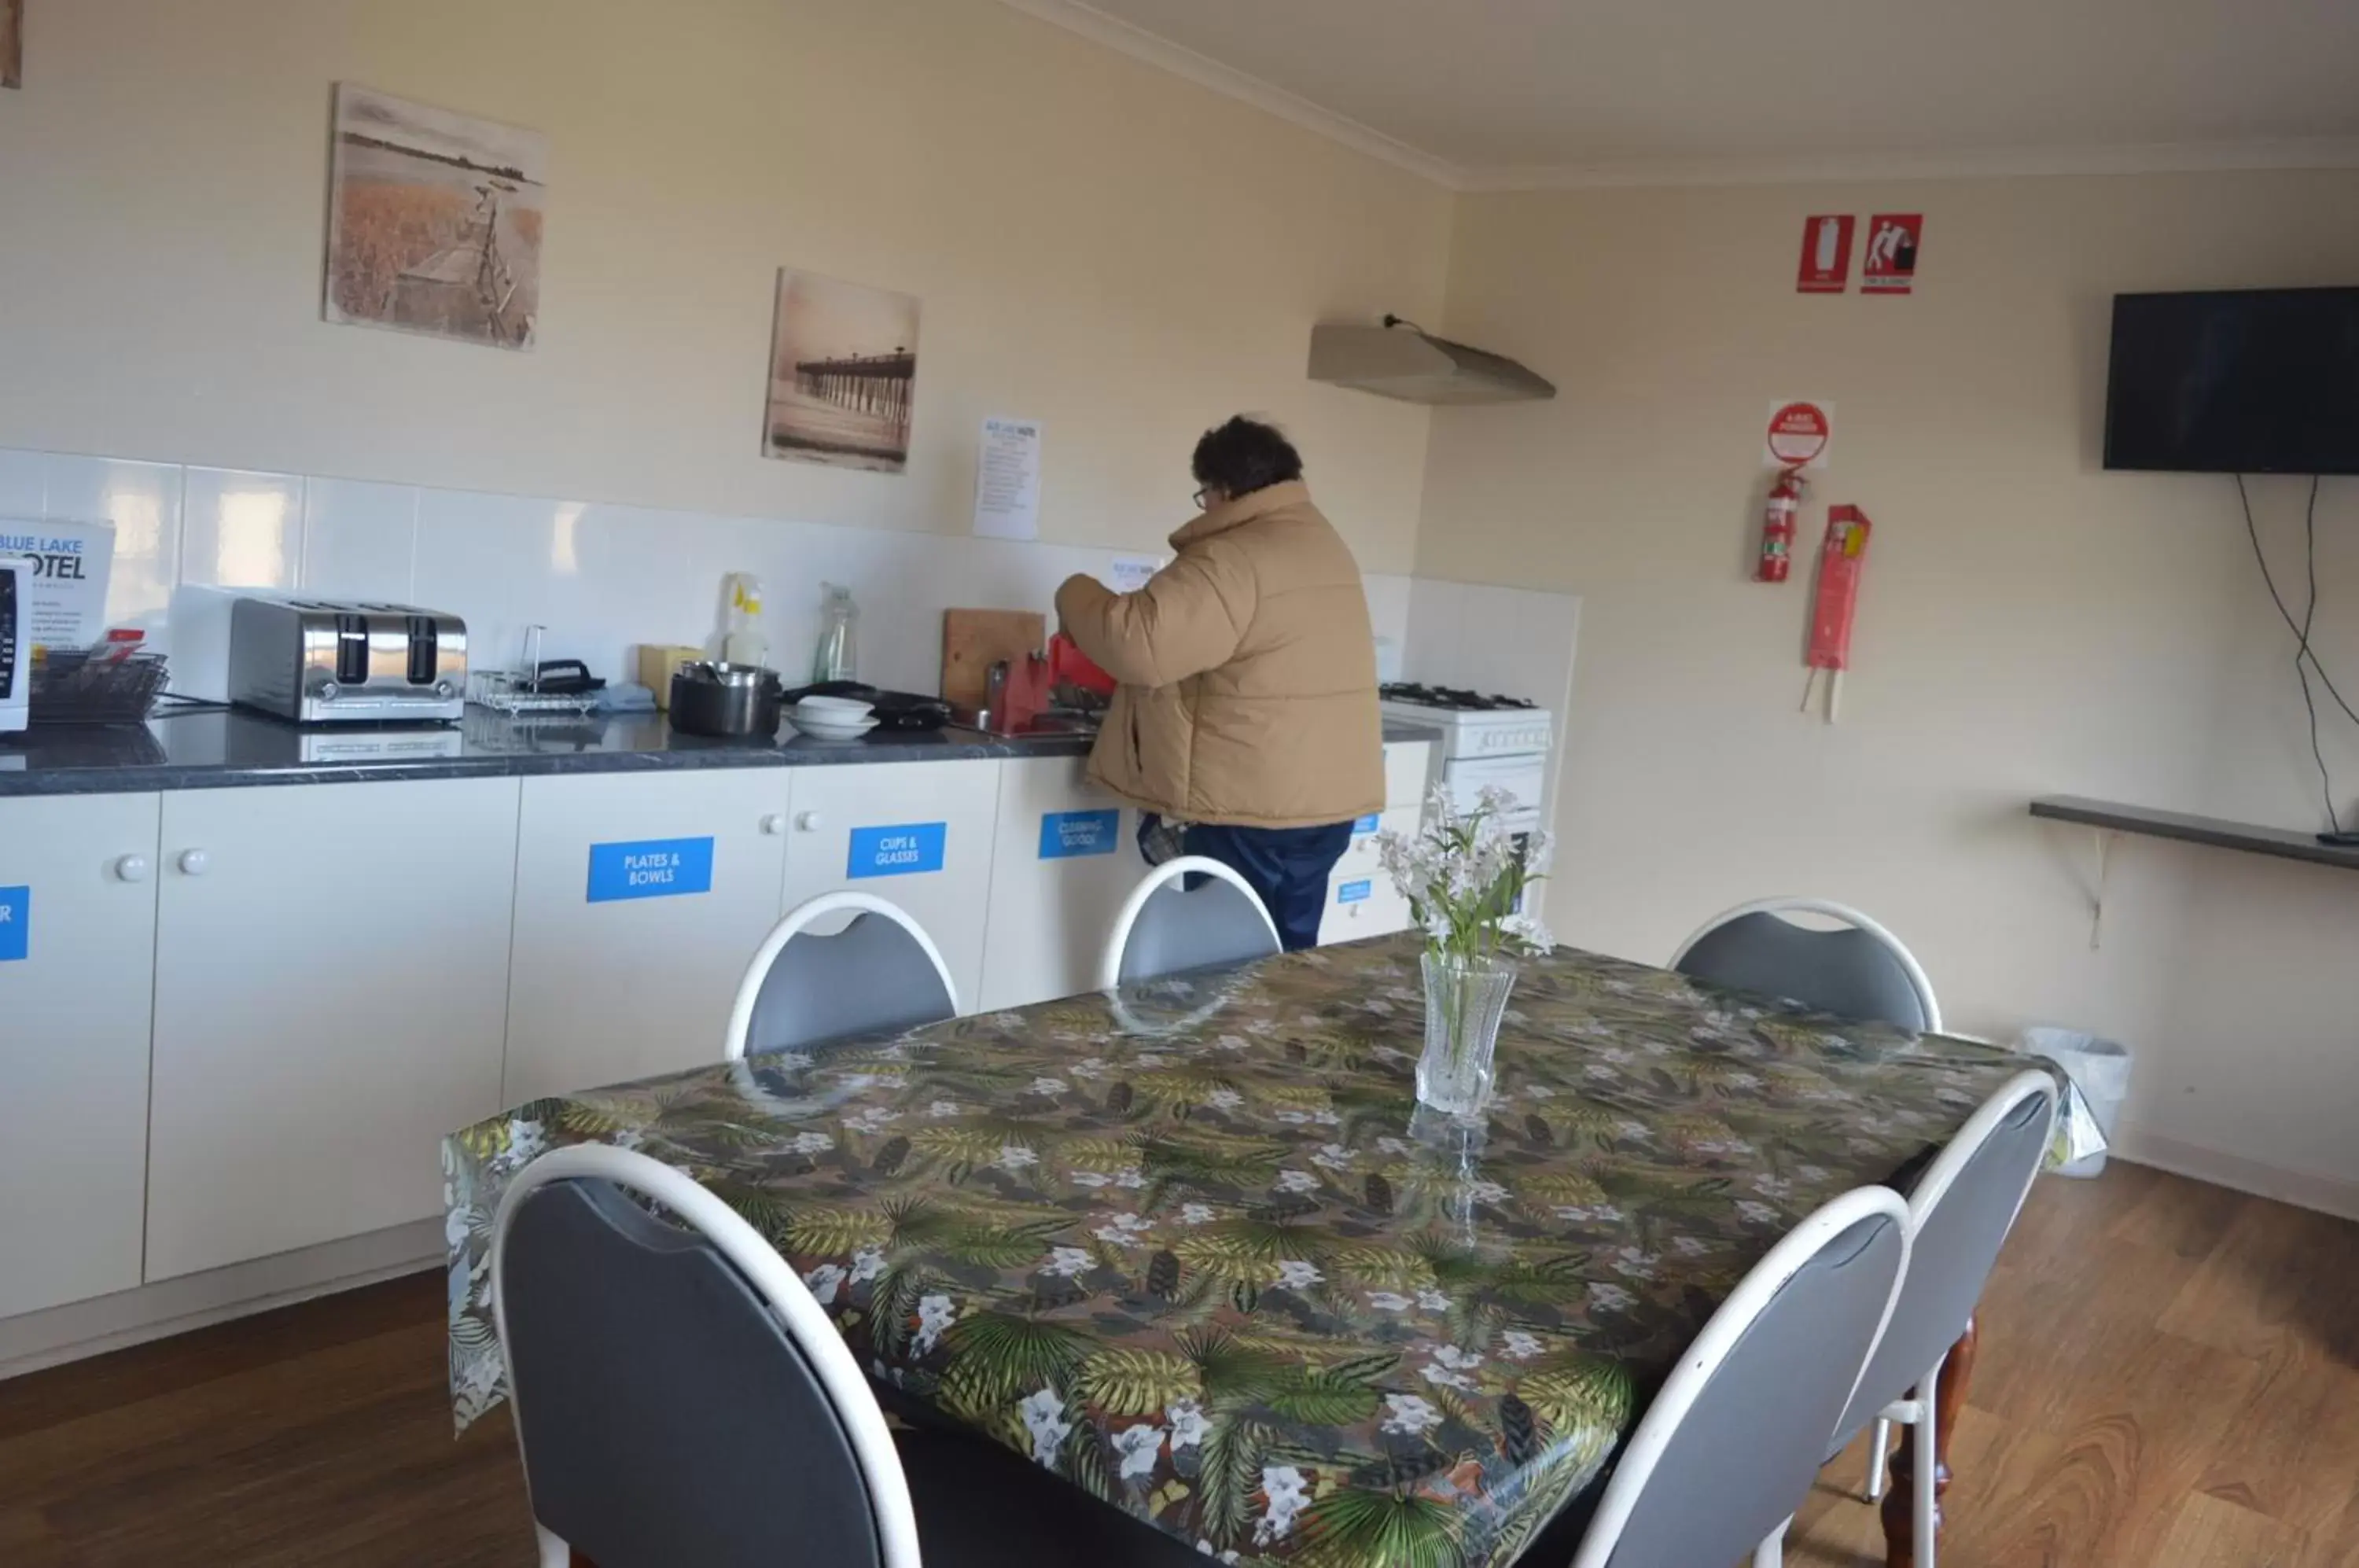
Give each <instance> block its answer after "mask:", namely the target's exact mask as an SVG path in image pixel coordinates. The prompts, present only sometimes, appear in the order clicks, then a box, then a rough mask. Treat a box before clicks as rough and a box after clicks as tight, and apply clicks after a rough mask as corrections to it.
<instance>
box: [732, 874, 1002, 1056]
mask: <svg viewBox="0 0 2359 1568" xmlns="http://www.w3.org/2000/svg"><path fill="white" fill-rule="evenodd" d="M846 909H849V910H852V911H853V914H854V915H855V916H858V915H863V914H867V915H882V916H883V917H884V918H885V919H886V920H891V921H892V922H893V923H894V924H895V925H897V926H899V927H900V928H901V929H902V930H903V931H908V933H909V934H910V935H911V936H913V937H916V938H917V939H918V945H919V947H921V948H923V949H925V953H926V956H927V957H928V958H929V959H932V960H933V963H934V973H935V974H937V975H940V976H941V980H942V990H943V992H944V994H946V995H947V996H949V997H950V999H951V1011H952V1012H953V1013H955V1012H957V1011H958V1005H959V1004H958V982H957V981H955V980H952V979H951V966H950V965H949V964H945V963H944V962H943V961H942V950H941V949H940V948H939V947H936V946H935V945H934V939H933V938H932V937H929V936H928V935H927V934H926V928H925V927H923V926H921V925H919V923H918V922H917V920H915V919H914V918H913V917H912V916H911V915H910V914H909V912H908V910H907V909H902V908H901V907H900V906H899V905H898V904H892V903H887V902H886V900H885V899H883V898H878V897H876V896H875V894H874V893H822V894H821V895H820V896H819V897H818V898H807V899H805V900H804V901H803V902H801V903H799V904H798V905H796V906H795V907H794V908H793V909H789V910H788V911H787V915H786V918H785V919H784V920H780V921H779V922H778V923H777V925H775V926H772V927H771V928H770V934H769V935H768V936H766V937H764V938H763V939H762V945H761V946H759V947H757V948H756V949H755V950H754V957H753V961H752V962H751V963H749V964H746V965H745V977H744V978H743V979H741V980H739V981H738V982H737V999H736V1001H735V1002H734V1004H732V1005H731V1007H730V1008H729V1032H728V1033H727V1035H726V1036H725V1037H723V1040H722V1046H721V1060H722V1061H723V1062H743V1061H745V1048H746V1037H747V1036H748V1035H749V1034H751V1033H752V1032H753V1028H754V1010H755V1008H756V1007H757V1006H759V1005H760V1003H761V1000H762V984H763V982H764V981H766V980H767V979H768V978H769V977H770V966H771V965H772V964H776V963H777V961H778V954H780V953H784V952H786V950H787V943H788V942H792V941H794V939H795V938H796V937H798V936H799V935H801V934H802V933H803V931H805V930H807V929H808V928H809V927H810V926H811V925H812V924H813V923H814V922H816V921H819V920H825V919H826V918H827V917H828V916H830V915H833V914H840V913H842V912H843V911H844V910H846Z"/></svg>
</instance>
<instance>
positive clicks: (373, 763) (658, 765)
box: [0, 708, 1433, 798]
mask: <svg viewBox="0 0 2359 1568" xmlns="http://www.w3.org/2000/svg"><path fill="white" fill-rule="evenodd" d="M1432 736H1433V732H1432V731H1430V730H1426V729H1420V728H1419V727H1417V726H1415V725H1409V724H1390V723H1387V724H1386V725H1385V738H1386V740H1424V739H1430V738H1432ZM1089 748H1090V737H1089V736H1087V735H1016V736H1007V735H983V734H980V733H978V732H976V731H973V730H962V729H944V730H937V731H933V732H931V733H924V734H904V735H886V734H884V733H883V732H881V731H880V732H876V733H874V734H871V735H868V736H867V737H865V738H864V739H861V740H854V741H821V740H812V739H810V738H809V737H808V736H802V735H796V736H793V737H792V738H790V739H787V740H783V741H779V740H760V741H750V740H709V739H706V738H704V737H703V736H701V735H681V734H679V733H677V732H676V731H674V730H673V729H672V727H671V724H670V723H669V720H667V719H665V718H664V717H663V716H662V715H661V714H659V713H627V714H614V715H611V716H605V715H600V716H593V717H591V718H588V719H582V720H572V719H565V720H555V719H533V720H526V721H517V720H512V719H506V718H503V717H501V716H500V715H498V714H496V713H487V712H484V711H483V710H481V709H474V708H471V709H469V710H468V711H467V717H466V719H465V721H464V722H463V723H462V724H449V725H423V726H418V725H412V726H405V727H401V728H378V727H375V726H368V725H337V726H316V727H313V728H311V729H299V728H297V727H296V726H295V725H293V724H286V723H283V722H282V721H280V720H277V719H273V718H268V717H266V716H264V715H261V714H258V713H229V712H210V713H177V714H169V715H167V716H162V717H158V718H153V719H150V720H149V721H148V722H147V723H146V724H133V725H120V726H111V727H106V728H83V727H78V726H59V727H49V728H41V729H35V730H28V731H26V732H25V733H23V734H21V735H0V798H5V797H7V796H12V795H112V794H129V793H136V792H140V791H145V790H149V789H232V788H239V787H245V786H252V785H263V784H333V783H343V782H361V781H364V780H376V779H490V778H523V777H527V776H539V775H547V774H556V773H637V772H653V771H664V770H679V769H683V768H812V767H825V766H833V765H840V764H844V763H858V762H927V761H951V760H954V759H957V758H961V757H1082V756H1086V755H1087V754H1088V752H1089Z"/></svg>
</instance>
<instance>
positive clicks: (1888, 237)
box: [1859, 212, 1925, 294]
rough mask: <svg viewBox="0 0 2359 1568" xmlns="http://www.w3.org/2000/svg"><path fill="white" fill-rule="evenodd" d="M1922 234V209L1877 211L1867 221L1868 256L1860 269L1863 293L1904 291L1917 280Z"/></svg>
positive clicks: (1912, 286) (1907, 290) (1923, 233)
mask: <svg viewBox="0 0 2359 1568" xmlns="http://www.w3.org/2000/svg"><path fill="white" fill-rule="evenodd" d="M1924 237H1925V214H1924V213H1922V212H1878V213H1876V214H1875V216H1874V217H1872V218H1870V219H1869V220H1868V221H1867V256H1866V258H1865V260H1864V262H1863V263H1862V264H1861V267H1860V269H1859V291H1860V292H1861V293H1863V294H1906V293H1908V292H1910V291H1911V290H1912V289H1914V288H1915V287H1916V283H1917V247H1918V244H1919V241H1921V240H1922V239H1923V238H1924Z"/></svg>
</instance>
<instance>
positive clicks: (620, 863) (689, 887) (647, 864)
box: [590, 838, 712, 904]
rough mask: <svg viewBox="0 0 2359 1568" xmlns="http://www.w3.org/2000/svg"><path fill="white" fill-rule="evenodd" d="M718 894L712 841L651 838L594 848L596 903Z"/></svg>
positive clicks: (593, 896) (592, 884)
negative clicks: (714, 883)
mask: <svg viewBox="0 0 2359 1568" xmlns="http://www.w3.org/2000/svg"><path fill="white" fill-rule="evenodd" d="M710 892H712V840H711V839H709V838H651V839H642V840H640V841H638V842H637V843H635V844H592V845H591V846H590V902H592V903H593V904H611V903H614V902H615V901H616V900H617V899H622V898H681V897H684V896H686V895H688V894H691V893H710Z"/></svg>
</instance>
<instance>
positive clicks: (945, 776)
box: [786, 758, 1002, 1012]
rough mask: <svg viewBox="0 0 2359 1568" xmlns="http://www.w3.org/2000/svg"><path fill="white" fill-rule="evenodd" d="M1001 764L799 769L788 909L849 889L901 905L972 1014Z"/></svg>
mask: <svg viewBox="0 0 2359 1568" xmlns="http://www.w3.org/2000/svg"><path fill="white" fill-rule="evenodd" d="M1001 767H1002V764H1000V763H998V762H995V761H992V760H989V759H987V758H985V759H977V760H970V761H959V762H877V763H862V764H858V765H847V766H844V767H831V768H796V769H794V770H793V773H792V777H793V779H794V829H793V831H792V832H791V833H788V835H787V898H786V903H787V907H788V909H792V908H794V907H795V906H796V905H798V904H800V903H801V902H803V900H805V899H806V898H817V897H819V895H821V893H832V892H836V891H838V890H839V889H843V888H858V889H859V890H861V891H862V892H866V893H874V894H875V895H876V896H877V897H878V898H884V899H886V901H888V902H890V903H894V904H897V905H899V906H900V907H901V908H902V909H905V910H907V911H908V913H909V914H911V915H913V916H915V917H916V919H917V921H918V923H919V925H921V926H923V927H925V928H926V934H927V935H928V936H930V937H932V938H933V939H934V945H935V946H936V947H938V948H940V950H941V954H942V961H943V962H944V963H946V964H949V965H950V970H951V983H952V984H953V985H956V986H957V987H958V1000H959V1008H960V1010H961V1011H962V1012H972V1011H973V1010H974V1009H975V1007H976V1005H977V1004H976V998H977V997H978V996H981V995H982V994H983V944H984V926H985V924H986V922H987V920H988V919H989V909H990V901H991V880H992V870H991V857H992V832H993V828H994V826H995V822H996V821H997V817H998V810H999V775H1000V768H1001ZM812 929H813V930H814V931H837V930H841V929H843V921H840V920H838V921H830V922H825V923H823V924H821V925H819V926H815V927H813V928H812Z"/></svg>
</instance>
